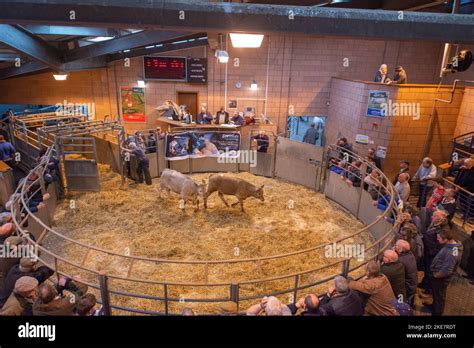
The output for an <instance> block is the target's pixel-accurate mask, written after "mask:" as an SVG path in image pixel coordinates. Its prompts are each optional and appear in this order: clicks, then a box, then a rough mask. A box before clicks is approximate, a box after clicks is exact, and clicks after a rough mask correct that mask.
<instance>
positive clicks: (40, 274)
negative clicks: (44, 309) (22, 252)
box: [0, 257, 54, 306]
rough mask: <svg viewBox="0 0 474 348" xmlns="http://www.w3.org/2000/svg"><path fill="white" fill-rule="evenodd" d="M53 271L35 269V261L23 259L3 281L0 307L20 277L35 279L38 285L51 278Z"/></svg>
mask: <svg viewBox="0 0 474 348" xmlns="http://www.w3.org/2000/svg"><path fill="white" fill-rule="evenodd" d="M53 274H54V271H53V270H52V269H50V268H48V267H46V266H40V267H37V261H35V260H33V259H30V258H28V257H23V258H21V260H20V263H19V264H17V265H15V266H13V267H12V269H10V272H8V275H7V277H6V279H5V286H4V287H3V289H1V291H0V306H3V305H4V304H5V302H6V301H7V299H8V297H9V296H10V294H11V293H12V291H13V289H14V288H15V282H16V281H17V280H18V279H20V278H21V277H25V276H29V277H33V278H35V279H36V280H37V281H38V282H39V283H40V284H41V283H42V282H44V281H45V280H46V279H48V278H49V277H51V276H52V275H53Z"/></svg>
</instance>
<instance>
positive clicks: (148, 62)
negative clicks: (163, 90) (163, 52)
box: [144, 57, 186, 81]
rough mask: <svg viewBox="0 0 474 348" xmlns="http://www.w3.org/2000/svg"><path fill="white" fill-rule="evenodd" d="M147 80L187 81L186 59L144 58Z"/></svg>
mask: <svg viewBox="0 0 474 348" xmlns="http://www.w3.org/2000/svg"><path fill="white" fill-rule="evenodd" d="M144 69H145V79H155V80H182V81H186V58H181V57H144Z"/></svg>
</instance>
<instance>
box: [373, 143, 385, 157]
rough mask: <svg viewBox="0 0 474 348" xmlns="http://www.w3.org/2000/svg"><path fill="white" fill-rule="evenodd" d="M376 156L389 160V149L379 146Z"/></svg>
mask: <svg viewBox="0 0 474 348" xmlns="http://www.w3.org/2000/svg"><path fill="white" fill-rule="evenodd" d="M375 155H376V156H377V157H379V158H387V147H386V146H377V151H376V152H375Z"/></svg>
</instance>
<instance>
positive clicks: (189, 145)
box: [165, 131, 240, 161]
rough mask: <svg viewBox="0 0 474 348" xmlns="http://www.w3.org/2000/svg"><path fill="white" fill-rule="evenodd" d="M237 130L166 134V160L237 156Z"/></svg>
mask: <svg viewBox="0 0 474 348" xmlns="http://www.w3.org/2000/svg"><path fill="white" fill-rule="evenodd" d="M239 149H240V133H239V132H205V131H188V132H181V133H170V134H167V135H166V150H165V151H166V153H165V158H166V159H167V160H171V161H174V160H183V159H187V158H200V157H220V156H223V157H228V158H236V157H239V155H240V154H239Z"/></svg>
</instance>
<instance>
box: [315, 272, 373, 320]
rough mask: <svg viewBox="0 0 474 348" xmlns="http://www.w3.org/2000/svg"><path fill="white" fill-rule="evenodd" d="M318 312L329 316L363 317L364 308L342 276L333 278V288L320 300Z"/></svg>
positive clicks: (358, 297)
mask: <svg viewBox="0 0 474 348" xmlns="http://www.w3.org/2000/svg"><path fill="white" fill-rule="evenodd" d="M319 307H320V311H321V312H322V313H324V315H329V316H360V315H364V306H363V304H362V300H361V298H360V296H359V295H358V294H357V293H356V292H355V291H353V290H351V289H350V288H349V283H348V281H347V279H346V278H344V277H343V276H336V277H335V278H334V288H329V290H328V293H327V294H326V295H324V296H323V298H322V299H321V300H320V305H319Z"/></svg>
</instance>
